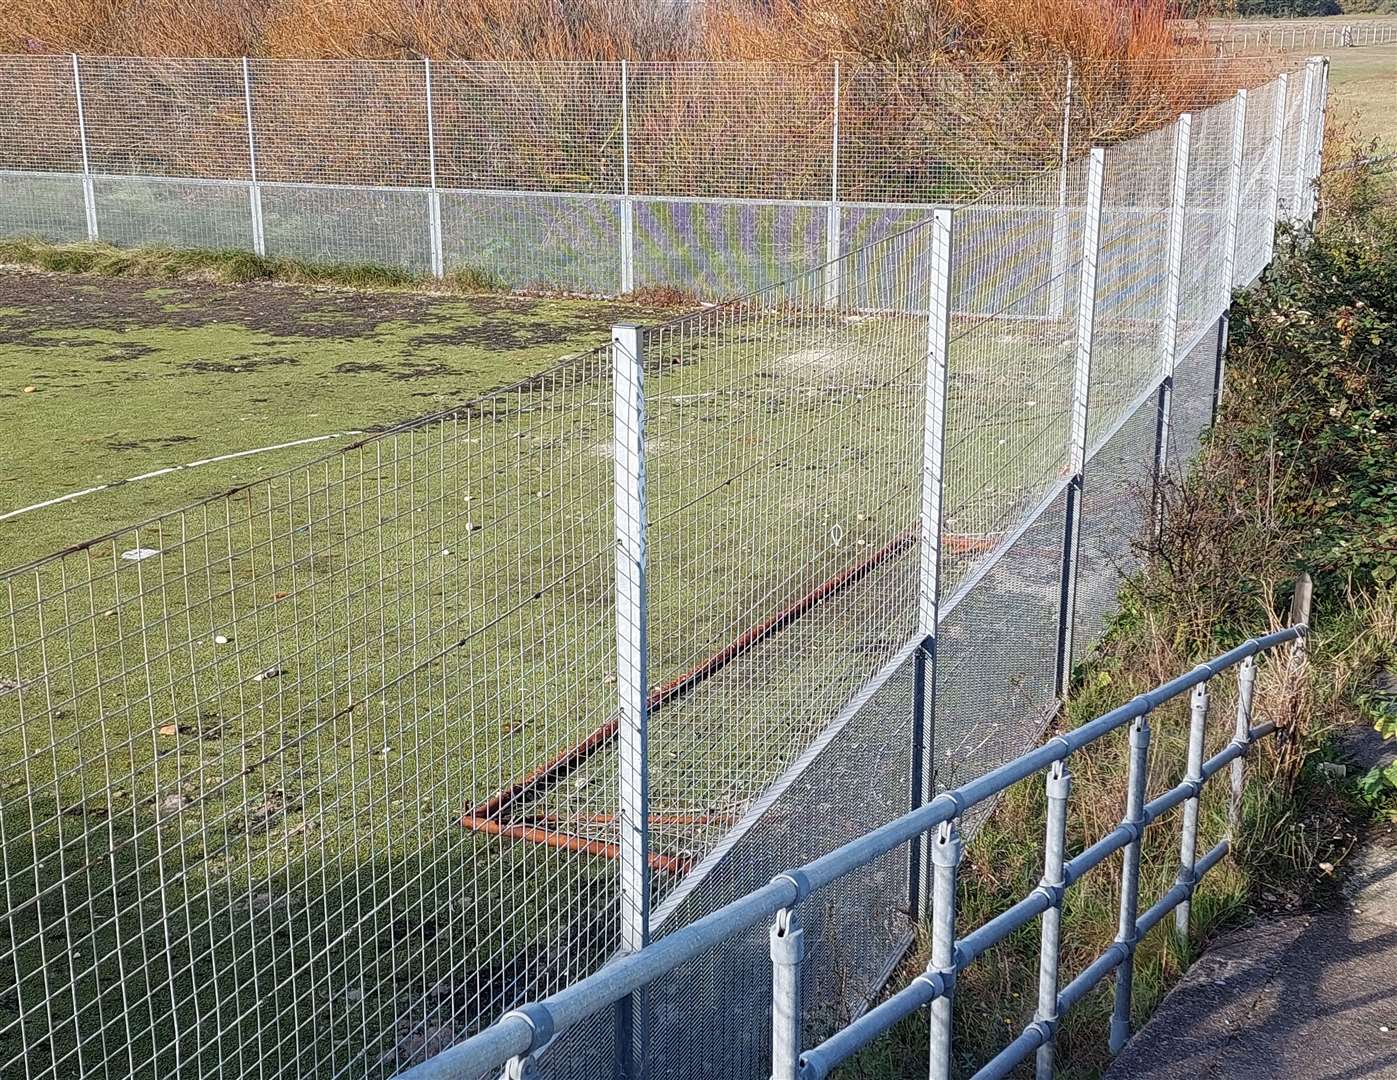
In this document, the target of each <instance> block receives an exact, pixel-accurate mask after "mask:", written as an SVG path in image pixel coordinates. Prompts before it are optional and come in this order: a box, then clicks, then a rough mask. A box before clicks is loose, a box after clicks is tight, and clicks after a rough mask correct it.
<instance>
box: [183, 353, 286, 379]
mask: <svg viewBox="0 0 1397 1080" xmlns="http://www.w3.org/2000/svg"><path fill="white" fill-rule="evenodd" d="M299 363H300V361H299V360H297V359H296V358H295V357H294V356H256V355H246V356H235V357H233V358H232V359H231V360H191V361H189V362H188V363H187V364H181V365H180V370H181V371H191V372H194V373H195V374H197V375H236V374H241V373H243V372H254V371H260V370H262V369H263V368H269V367H286V366H287V365H290V366H293V367H294V366H295V365H296V364H299Z"/></svg>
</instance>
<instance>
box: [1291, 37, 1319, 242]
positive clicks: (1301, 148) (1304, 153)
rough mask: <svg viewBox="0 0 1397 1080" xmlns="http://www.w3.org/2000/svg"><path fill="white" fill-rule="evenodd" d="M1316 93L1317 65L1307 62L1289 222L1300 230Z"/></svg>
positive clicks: (1311, 61)
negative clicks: (1312, 110) (1311, 119)
mask: <svg viewBox="0 0 1397 1080" xmlns="http://www.w3.org/2000/svg"><path fill="white" fill-rule="evenodd" d="M1314 92H1315V63H1314V60H1313V59H1311V60H1307V61H1306V62H1305V90H1304V93H1303V94H1302V96H1301V98H1300V134H1299V137H1298V142H1297V144H1296V147H1295V175H1294V176H1293V177H1291V185H1292V186H1291V192H1290V207H1289V210H1290V215H1289V220H1290V224H1291V225H1292V226H1294V227H1295V228H1299V227H1300V225H1301V224H1302V223H1303V221H1304V218H1303V216H1302V208H1303V207H1304V198H1305V187H1306V184H1307V177H1306V175H1305V172H1306V167H1307V158H1308V156H1309V152H1310V110H1311V108H1312V107H1313V102H1314Z"/></svg>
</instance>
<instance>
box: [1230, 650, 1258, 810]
mask: <svg viewBox="0 0 1397 1080" xmlns="http://www.w3.org/2000/svg"><path fill="white" fill-rule="evenodd" d="M1255 688H1256V658H1255V657H1254V656H1249V657H1247V658H1246V660H1244V661H1243V662H1242V666H1241V667H1240V668H1238V669H1237V722H1236V725H1235V727H1234V728H1233V732H1232V741H1233V742H1238V743H1243V744H1245V743H1246V741H1247V738H1248V736H1249V735H1250V734H1251V699H1252V692H1253V691H1254V690H1255ZM1246 779H1247V767H1246V763H1245V762H1244V761H1243V759H1242V758H1240V757H1238V758H1237V759H1236V760H1234V761H1233V762H1232V794H1231V801H1230V802H1229V803H1228V808H1227V834H1228V836H1229V837H1235V836H1236V835H1237V833H1238V832H1239V831H1240V830H1241V827H1242V797H1243V788H1244V786H1245V784H1246Z"/></svg>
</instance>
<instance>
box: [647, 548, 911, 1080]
mask: <svg viewBox="0 0 1397 1080" xmlns="http://www.w3.org/2000/svg"><path fill="white" fill-rule="evenodd" d="M899 561H900V562H902V563H905V564H906V565H905V566H904V567H903V568H902V569H901V570H900V571H892V570H890V571H889V572H890V573H893V572H896V573H901V574H902V575H904V576H907V575H915V572H916V571H915V565H916V562H917V559H916V555H915V552H914V553H912V554H911V555H910V556H904V557H902V558H901V559H900V560H899ZM911 663H912V662H911V661H910V660H906V661H903V662H902V663H900V664H898V665H896V666H895V668H894V670H893V672H892V673H891V675H890V676H889V677H888V678H887V679H886V681H885V682H883V683H882V685H881V686H880V687H879V689H878V690H877V691H876V692H874V693H873V694H872V696H871V697H870V698H868V699H867V700H866V701H864V702H863V703H862V706H861V707H853V708H851V709H850V710H849V711H848V713H847V715H845V716H843V717H841V718H840V720H839V721H838V722H837V723H836V724H835V725H833V726H832V727H831V728H830V730H829V731H827V732H826V734H825V737H824V738H823V739H822V740H821V742H820V744H818V745H817V746H813V747H811V748H810V751H809V754H808V756H807V759H805V760H802V762H801V768H799V769H793V770H791V772H790V774H788V776H787V777H784V778H783V781H788V782H783V783H782V784H780V785H778V786H777V788H776V789H774V791H773V792H772V793H771V796H770V797H769V798H768V799H767V800H765V801H764V802H763V805H762V813H761V815H760V818H754V819H753V820H752V821H751V822H750V828H747V829H745V830H741V831H739V832H738V833H736V834H735V835H734V836H733V837H732V838H731V840H730V842H729V843H728V844H727V845H725V846H724V848H723V849H722V850H721V851H719V852H717V853H715V855H714V857H713V859H712V861H711V865H710V866H709V867H707V868H706V870H705V873H704V874H703V875H702V877H701V879H700V880H699V882H698V884H697V885H696V886H695V887H693V888H692V889H685V890H681V891H680V892H677V893H675V894H674V895H673V897H672V899H671V902H670V903H669V904H666V905H664V906H663V907H662V908H661V909H659V911H658V912H657V915H658V917H659V918H661V919H662V922H661V925H660V927H659V936H660V938H661V939H662V938H663V935H664V933H665V932H666V931H668V930H671V929H676V928H678V927H682V926H687V925H689V924H690V923H692V922H693V921H694V920H695V919H697V918H700V917H702V916H703V915H705V914H707V913H708V912H710V911H714V910H716V909H717V908H719V907H721V906H723V905H724V904H726V903H728V902H730V901H732V900H735V899H737V898H738V897H740V896H742V895H744V894H745V893H747V892H750V891H752V890H753V889H755V888H758V887H760V886H761V885H764V884H766V882H768V881H769V880H770V879H771V878H772V876H773V875H775V874H778V873H781V872H783V871H784V870H786V869H788V868H790V867H792V866H796V865H800V864H802V863H803V862H806V861H808V860H810V859H812V858H814V857H816V856H818V855H821V854H824V853H826V852H828V851H831V850H833V849H834V848H836V847H838V846H839V845H840V844H842V843H844V842H846V841H848V840H850V839H853V838H854V837H855V836H857V835H859V834H860V833H863V832H866V831H868V830H869V829H871V828H874V827H876V826H877V825H879V824H882V823H883V822H886V821H889V820H892V819H893V818H895V817H896V816H897V815H898V814H900V813H902V812H904V811H905V810H906V808H907V777H906V755H907V747H908V746H909V745H910V737H911V719H912V672H911ZM908 889H909V883H908V878H907V851H906V848H905V847H899V848H895V849H894V850H893V851H891V852H889V853H888V854H886V855H884V856H883V857H882V858H880V859H879V860H878V861H877V862H876V863H874V864H873V865H872V866H869V867H867V868H865V869H864V870H862V871H860V872H859V873H857V874H854V875H851V876H850V877H848V878H846V879H844V880H843V881H841V882H839V883H837V884H836V885H834V886H831V887H830V888H828V889H825V890H822V891H821V892H820V893H819V894H818V895H817V896H814V897H811V898H810V899H808V900H806V901H805V902H803V903H802V904H801V905H800V906H799V908H798V909H797V911H798V915H799V917H800V920H801V923H802V927H803V930H804V933H805V943H806V960H805V964H804V966H803V971H802V979H803V982H804V988H805V990H804V992H805V994H806V1000H808V1001H809V1002H811V1003H812V1006H814V1007H812V1008H811V1009H809V1010H808V1011H807V1012H806V1014H805V1016H804V1020H803V1039H804V1042H803V1045H807V1046H809V1045H814V1043H816V1042H818V1041H819V1039H821V1038H823V1037H825V1036H826V1035H828V1034H829V1033H830V1032H831V1031H832V1030H833V1029H834V1028H835V1027H836V1026H838V1025H840V1024H842V1023H847V1022H848V1021H849V1020H850V1019H851V1018H853V1017H854V1016H857V1015H859V1014H860V1013H862V1012H863V1010H864V1009H865V1008H866V1007H867V1006H868V1004H869V1003H870V1002H871V1000H872V999H873V998H874V997H875V996H876V994H877V993H878V991H879V989H880V987H881V985H882V982H883V980H884V978H885V977H886V975H887V972H888V971H889V970H890V968H891V966H892V965H893V964H894V963H895V962H896V961H897V959H898V958H899V957H900V956H901V954H902V950H903V949H904V948H905V947H906V945H907V944H908V942H909V941H910V938H911V931H912V922H911V920H910V919H909V917H908V915H907V902H908ZM766 938H767V932H766V928H765V927H763V926H759V927H755V928H753V929H752V930H751V931H748V932H746V933H744V934H741V935H739V936H736V937H734V938H732V939H730V940H729V941H726V942H724V943H723V944H722V945H721V946H719V947H718V948H716V949H714V950H712V951H711V952H710V953H708V954H706V955H705V956H703V957H702V958H700V959H698V960H695V961H693V962H691V963H689V964H687V965H685V966H684V967H682V968H679V969H678V970H676V971H675V972H673V973H672V974H670V975H669V976H667V977H666V978H664V979H663V980H661V981H659V982H658V983H656V984H655V985H654V986H652V987H651V988H650V989H649V990H648V991H647V992H646V994H645V1008H646V1016H647V1019H648V1025H649V1026H648V1030H647V1031H646V1033H645V1035H646V1040H647V1043H648V1047H649V1052H648V1055H647V1057H646V1058H645V1069H646V1075H653V1076H656V1077H669V1078H682V1077H690V1076H704V1077H713V1078H715V1080H718V1078H731V1080H745V1078H747V1077H752V1076H762V1075H767V1074H769V1072H770V1068H771V1062H770V1057H769V1049H770V1024H771V1021H770V1002H771V964H770V961H769V960H768V958H767V957H768V949H767V943H766Z"/></svg>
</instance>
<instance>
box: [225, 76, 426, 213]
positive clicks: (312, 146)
mask: <svg viewBox="0 0 1397 1080" xmlns="http://www.w3.org/2000/svg"><path fill="white" fill-rule="evenodd" d="M248 66H249V80H250V82H251V87H252V127H253V134H254V137H255V139H256V145H257V173H258V176H259V177H260V178H261V179H263V180H268V181H274V182H282V183H292V184H350V185H356V186H368V187H426V186H428V184H429V183H430V179H431V175H430V174H431V170H430V163H429V154H428V146H427V76H426V68H425V66H424V65H423V64H421V63H417V62H414V61H410V60H252V61H249V65H248Z"/></svg>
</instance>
